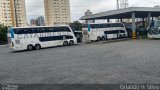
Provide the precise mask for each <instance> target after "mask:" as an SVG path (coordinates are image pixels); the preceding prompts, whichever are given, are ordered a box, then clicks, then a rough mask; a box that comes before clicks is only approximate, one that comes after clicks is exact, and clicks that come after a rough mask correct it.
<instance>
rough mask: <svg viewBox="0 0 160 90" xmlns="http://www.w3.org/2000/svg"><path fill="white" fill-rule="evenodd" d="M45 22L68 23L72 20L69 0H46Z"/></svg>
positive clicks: (50, 23)
mask: <svg viewBox="0 0 160 90" xmlns="http://www.w3.org/2000/svg"><path fill="white" fill-rule="evenodd" d="M44 8H45V24H46V25H47V26H52V25H66V24H69V23H70V22H71V18H70V2H69V0H44Z"/></svg>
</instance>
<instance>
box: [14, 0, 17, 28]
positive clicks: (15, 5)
mask: <svg viewBox="0 0 160 90" xmlns="http://www.w3.org/2000/svg"><path fill="white" fill-rule="evenodd" d="M16 1H17V0H14V13H15V20H16V27H18V16H17V3H16Z"/></svg>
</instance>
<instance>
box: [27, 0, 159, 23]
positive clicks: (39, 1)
mask: <svg viewBox="0 0 160 90" xmlns="http://www.w3.org/2000/svg"><path fill="white" fill-rule="evenodd" d="M116 1H117V0H70V8H71V19H72V21H75V20H78V19H79V18H80V17H81V16H83V15H84V12H85V11H86V10H87V9H90V10H91V11H92V12H93V13H98V12H103V11H108V10H113V9H116ZM155 5H160V0H129V7H135V6H136V7H153V6H155ZM26 9H27V18H28V21H29V19H34V18H36V17H38V16H40V15H43V16H44V4H43V0H26Z"/></svg>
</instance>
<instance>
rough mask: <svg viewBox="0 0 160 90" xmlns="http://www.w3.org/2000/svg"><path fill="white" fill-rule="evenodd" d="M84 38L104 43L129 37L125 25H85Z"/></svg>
mask: <svg viewBox="0 0 160 90" xmlns="http://www.w3.org/2000/svg"><path fill="white" fill-rule="evenodd" d="M82 31H83V36H84V38H88V39H89V40H91V41H104V40H107V39H117V38H125V37H127V31H126V28H125V26H124V24H123V23H100V24H96V23H94V24H84V25H83V29H82Z"/></svg>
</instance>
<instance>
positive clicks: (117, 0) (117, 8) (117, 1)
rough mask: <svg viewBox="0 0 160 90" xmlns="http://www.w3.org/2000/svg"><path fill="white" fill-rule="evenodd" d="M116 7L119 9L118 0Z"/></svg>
mask: <svg viewBox="0 0 160 90" xmlns="http://www.w3.org/2000/svg"><path fill="white" fill-rule="evenodd" d="M117 9H119V0H117Z"/></svg>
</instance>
